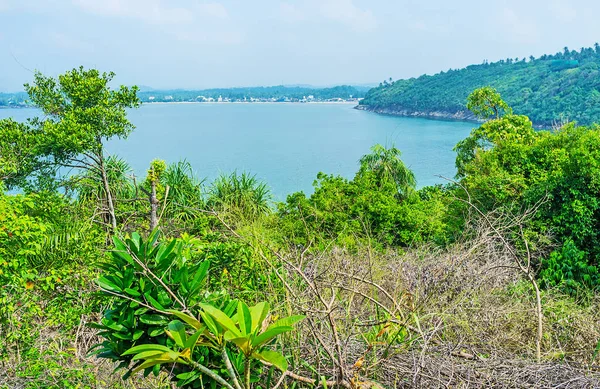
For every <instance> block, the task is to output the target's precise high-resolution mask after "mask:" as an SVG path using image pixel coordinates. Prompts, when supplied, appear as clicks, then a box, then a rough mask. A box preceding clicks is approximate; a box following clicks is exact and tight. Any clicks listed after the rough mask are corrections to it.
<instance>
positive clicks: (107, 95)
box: [0, 68, 600, 389]
mask: <svg viewBox="0 0 600 389" xmlns="http://www.w3.org/2000/svg"><path fill="white" fill-rule="evenodd" d="M112 77H113V74H112V73H100V72H98V71H97V70H85V69H83V68H79V69H74V70H72V71H69V72H67V73H65V74H64V75H61V76H60V77H59V78H58V79H54V78H51V77H46V76H44V75H42V74H39V73H37V74H36V75H35V79H34V81H33V82H32V83H31V84H27V85H26V91H27V94H28V96H29V98H30V99H31V101H33V102H34V103H35V104H36V106H38V107H39V108H40V110H41V115H40V117H38V118H33V119H32V120H29V121H27V122H24V123H20V122H16V121H14V120H11V119H5V120H2V121H0V183H1V185H2V190H1V191H0V285H2V287H1V288H0V362H1V363H2V366H3V367H6V368H4V369H2V370H1V371H0V387H25V388H36V387H45V388H90V389H91V388H96V387H111V388H115V389H121V388H126V387H130V386H131V385H133V386H135V387H157V388H165V389H166V388H170V387H172V385H173V384H174V383H176V384H177V386H178V387H181V388H202V387H225V388H227V389H233V388H235V389H254V388H256V389H258V388H265V389H266V388H269V389H273V388H279V387H282V385H283V384H284V383H285V385H287V386H290V387H291V386H295V387H298V388H315V387H343V388H382V387H390V388H391V387H407V388H408V387H447V386H453V387H462V386H467V385H471V386H473V385H474V386H477V387H485V386H490V387H503V388H504V387H506V388H509V387H520V386H522V384H523V382H531V383H532V385H533V386H536V387H537V386H541V387H557V386H560V385H562V386H568V385H570V383H573V382H577V384H578V385H579V386H581V387H597V386H598V385H599V384H600V377H599V376H598V374H597V367H598V365H597V364H598V353H599V351H598V350H600V327H599V326H598V325H597V321H598V315H597V312H598V309H600V303H599V300H598V289H599V287H600V271H599V268H598V262H599V259H600V249H599V247H600V228H598V226H599V225H600V196H599V195H598V193H600V181H599V179H598V177H600V163H599V161H600V151H599V150H600V131H598V127H597V126H589V127H578V126H575V125H574V124H568V125H565V126H563V127H562V128H561V129H559V130H556V131H536V130H534V128H533V125H532V122H531V121H530V120H529V118H528V117H526V116H523V115H516V114H514V113H513V111H512V109H511V107H510V106H509V105H508V104H506V103H505V102H504V101H503V100H502V99H501V97H500V95H499V94H498V93H497V92H496V91H495V90H493V89H492V88H489V87H487V88H483V89H479V90H476V91H475V92H473V93H472V94H471V95H469V98H468V99H467V102H466V105H467V106H468V107H469V109H470V110H471V111H472V112H473V114H474V115H477V116H478V117H479V118H480V119H481V120H484V121H485V122H484V123H483V124H482V125H481V126H479V127H478V128H475V129H474V130H473V131H472V132H471V134H470V135H469V136H468V137H467V138H466V139H464V140H463V141H461V142H460V143H459V144H458V145H457V146H456V151H457V159H456V164H457V168H458V174H457V176H456V177H455V178H454V179H450V178H449V181H448V184H446V185H438V186H433V187H425V188H422V189H417V188H416V185H415V178H414V175H413V173H412V172H411V171H410V169H408V168H407V167H406V166H405V165H404V163H403V162H402V160H401V158H400V157H401V152H400V150H399V149H397V148H395V147H389V148H386V147H383V146H380V145H375V146H373V148H372V149H371V152H370V153H369V154H367V155H365V156H363V157H362V158H361V159H360V160H359V161H357V162H358V163H357V171H356V174H355V176H354V177H353V178H351V179H346V178H343V177H339V176H335V175H328V174H325V173H320V174H318V176H317V177H316V181H315V184H314V186H315V190H314V193H313V194H311V195H306V194H305V193H303V192H297V193H293V194H290V195H289V196H288V197H287V199H286V201H285V202H281V203H276V204H274V203H273V202H272V200H271V195H270V192H269V189H268V187H267V185H266V184H264V183H261V182H259V181H257V180H256V179H255V178H254V177H253V176H252V175H249V174H246V173H242V174H238V173H232V174H226V175H222V176H221V177H220V178H218V179H216V180H215V181H213V182H204V181H202V180H200V179H198V178H197V177H195V176H194V174H193V170H192V167H191V166H190V165H189V164H188V163H186V162H179V163H174V164H166V163H165V162H164V161H161V160H154V161H149V162H148V165H149V166H148V171H147V174H146V177H144V178H142V179H140V178H136V177H134V176H133V175H131V173H130V172H131V168H130V167H129V166H128V164H127V162H126V161H124V160H122V159H120V158H119V157H118V156H110V155H108V153H107V150H106V149H105V144H106V141H107V140H109V139H111V138H113V137H122V138H126V137H127V136H128V135H129V134H130V133H131V131H133V130H134V128H133V126H132V124H131V123H130V122H129V120H128V118H127V112H128V110H129V109H132V108H136V107H138V106H139V105H140V101H139V98H138V95H137V88H135V87H133V88H127V87H121V88H119V89H111V88H110V83H111V80H112ZM166 136H169V135H166ZM206 147H210V145H207V146H206ZM66 169H69V170H68V174H66V175H65V173H66V172H67V171H66ZM11 189H13V190H14V189H18V190H19V191H20V192H19V193H14V192H12V193H11V192H10V191H7V190H11ZM98 359H99V360H101V361H104V362H103V363H102V362H99V361H98ZM107 362H108V363H107ZM115 368H116V372H118V373H115V372H114V370H115ZM138 372H140V374H138ZM142 372H143V374H141V373H142ZM438 373H439V374H442V373H443V376H444V379H443V380H442V379H439V378H438V376H437V374H438ZM120 374H124V375H123V376H121V375H120ZM124 380H133V381H134V382H133V383H132V384H130V383H127V382H125V381H124Z"/></svg>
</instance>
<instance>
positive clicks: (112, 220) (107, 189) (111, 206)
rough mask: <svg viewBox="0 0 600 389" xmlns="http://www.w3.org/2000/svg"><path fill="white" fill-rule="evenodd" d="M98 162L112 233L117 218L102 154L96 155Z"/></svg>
mask: <svg viewBox="0 0 600 389" xmlns="http://www.w3.org/2000/svg"><path fill="white" fill-rule="evenodd" d="M98 161H99V162H100V175H101V178H102V186H103V187H104V192H106V206H107V208H108V217H109V221H110V226H111V228H112V232H113V233H114V232H115V231H116V230H117V216H116V215H115V205H114V203H113V198H112V194H111V193H110V186H109V185H108V176H107V174H106V168H105V166H104V156H103V155H102V152H100V153H98Z"/></svg>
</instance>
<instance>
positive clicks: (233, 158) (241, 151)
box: [0, 103, 473, 200]
mask: <svg viewBox="0 0 600 389" xmlns="http://www.w3.org/2000/svg"><path fill="white" fill-rule="evenodd" d="M35 114H36V111H35V110H32V109H0V118H4V117H9V116H12V117H14V118H15V120H24V119H25V118H27V117H28V116H31V115H35ZM130 119H131V121H132V122H133V123H134V124H135V125H136V126H137V128H136V130H135V131H134V132H133V134H132V135H131V136H130V137H129V138H128V139H127V140H114V141H111V142H109V144H108V145H107V150H108V152H109V153H113V154H118V155H119V156H121V157H123V158H125V159H126V160H127V161H128V162H129V163H130V165H131V166H132V168H133V169H134V172H135V174H136V175H138V176H144V175H145V171H146V169H147V167H148V164H149V163H150V161H151V160H152V159H154V158H160V159H164V160H166V161H167V162H177V161H179V160H181V159H187V160H188V161H189V162H190V163H191V164H192V166H193V167H194V169H195V171H196V173H197V175H198V177H199V178H207V179H208V180H209V181H210V180H211V179H213V178H215V177H216V176H217V175H218V174H219V173H228V172H231V171H233V170H237V171H238V172H241V171H249V172H251V173H253V174H256V176H257V177H259V178H260V179H262V180H264V181H266V182H267V183H268V184H269V186H270V187H271V189H272V191H273V193H274V195H275V197H276V198H277V199H279V200H283V199H285V196H286V195H287V194H289V193H292V192H295V191H299V190H303V191H305V192H306V193H312V183H313V181H314V179H315V177H316V175H317V173H318V172H319V171H322V172H325V173H330V174H339V175H342V176H344V177H347V178H352V177H353V176H354V173H355V172H356V171H357V170H358V159H359V158H360V157H361V156H362V155H364V154H366V153H368V152H369V148H370V147H371V146H372V145H374V144H375V143H381V144H385V145H391V144H395V145H396V147H398V148H399V149H400V150H401V151H402V159H403V161H404V162H405V163H406V164H407V166H409V167H410V168H411V169H412V170H413V171H414V172H415V175H416V177H417V181H418V185H419V187H421V186H425V185H432V184H436V183H443V182H444V180H443V179H441V178H439V177H437V175H442V176H445V177H452V176H454V174H455V168H454V158H455V153H454V152H453V151H452V148H453V147H454V145H455V144H456V143H457V142H458V141H459V140H461V139H463V138H465V137H466V136H467V135H468V134H469V132H470V130H471V128H472V127H473V124H471V123H463V122H449V121H438V120H427V119H415V118H399V117H391V116H382V115H377V114H374V113H370V112H364V111H358V110H355V109H353V106H352V105H350V104H206V103H203V104H146V105H144V106H142V107H141V108H140V109H138V110H134V111H132V112H131V113H130Z"/></svg>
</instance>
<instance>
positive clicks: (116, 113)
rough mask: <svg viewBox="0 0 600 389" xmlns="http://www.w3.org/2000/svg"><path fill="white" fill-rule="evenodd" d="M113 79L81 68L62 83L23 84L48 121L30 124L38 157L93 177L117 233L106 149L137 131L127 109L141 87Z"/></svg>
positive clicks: (37, 79) (49, 79)
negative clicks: (39, 140)
mask: <svg viewBox="0 0 600 389" xmlns="http://www.w3.org/2000/svg"><path fill="white" fill-rule="evenodd" d="M113 77H114V73H112V72H111V73H100V72H99V71H98V70H96V69H90V70H86V69H84V68H83V67H80V68H78V69H73V70H71V71H68V72H66V73H65V74H63V75H60V76H59V77H58V79H54V78H52V77H46V76H44V75H43V74H41V73H39V72H36V73H35V80H34V82H33V84H25V90H26V91H27V93H28V94H29V97H30V99H31V101H32V102H33V103H34V104H35V105H36V106H37V107H38V108H39V109H41V110H42V112H43V114H44V116H43V117H42V118H35V119H33V120H32V121H31V124H32V125H34V126H35V127H37V128H38V129H39V133H40V135H41V136H42V142H43V147H42V148H41V149H40V150H39V151H40V156H42V157H45V158H48V159H49V160H50V161H51V163H53V164H55V165H57V166H61V167H72V168H77V169H83V170H87V171H89V172H91V173H92V174H93V175H94V176H96V177H97V178H98V180H99V181H100V182H101V183H102V186H103V187H104V194H105V199H103V200H104V203H105V206H106V212H107V214H108V223H109V225H110V227H111V229H112V230H113V231H114V230H116V228H117V218H116V215H115V206H114V199H113V196H112V194H111V190H110V186H109V179H108V174H107V169H106V163H105V159H106V156H105V149H104V144H105V142H106V141H107V140H108V139H111V138H113V137H115V136H116V137H119V138H126V137H127V136H128V135H129V134H130V133H131V131H132V130H133V129H134V126H133V124H132V123H131V122H130V121H129V120H128V119H127V111H126V109H127V108H135V107H138V106H139V104H140V101H139V99H138V97H137V91H138V88H137V87H135V86H134V87H131V88H128V87H125V86H121V87H120V88H119V89H118V90H112V89H111V88H110V86H109V84H110V82H111V80H112V79H113Z"/></svg>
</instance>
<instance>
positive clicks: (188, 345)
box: [183, 329, 204, 353]
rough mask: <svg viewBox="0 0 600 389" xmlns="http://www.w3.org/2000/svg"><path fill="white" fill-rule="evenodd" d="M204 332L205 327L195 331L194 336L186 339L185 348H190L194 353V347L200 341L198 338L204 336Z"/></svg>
mask: <svg viewBox="0 0 600 389" xmlns="http://www.w3.org/2000/svg"><path fill="white" fill-rule="evenodd" d="M203 332H204V329H200V330H198V331H196V332H194V334H193V335H192V336H190V337H189V338H187V340H186V341H185V344H184V345H183V346H184V347H185V348H189V349H190V352H192V353H193V352H194V347H196V344H197V343H198V339H199V338H200V337H201V336H202V333H203Z"/></svg>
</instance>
